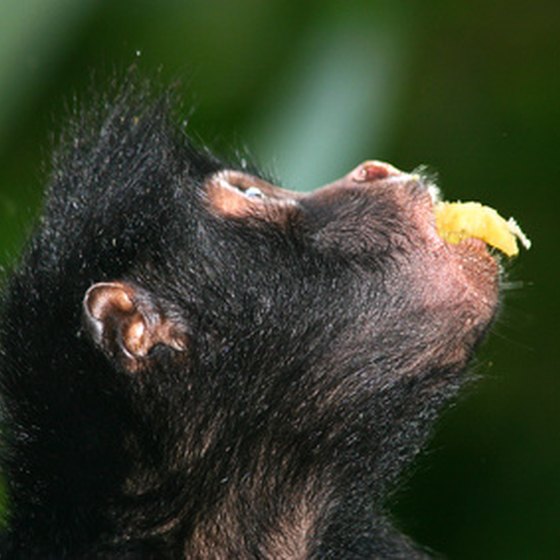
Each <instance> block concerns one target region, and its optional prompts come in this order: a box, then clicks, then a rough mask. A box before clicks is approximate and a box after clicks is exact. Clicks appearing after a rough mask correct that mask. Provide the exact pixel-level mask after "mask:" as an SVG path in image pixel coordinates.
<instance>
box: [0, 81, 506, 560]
mask: <svg viewBox="0 0 560 560" xmlns="http://www.w3.org/2000/svg"><path fill="white" fill-rule="evenodd" d="M148 97H149V96H147V95H145V94H143V93H141V92H140V93H139V92H138V91H134V88H132V89H131V91H127V92H126V93H123V94H121V95H119V96H117V97H116V99H114V100H113V101H111V102H105V103H102V104H100V106H99V108H98V109H95V110H93V111H90V112H88V113H85V114H84V115H81V116H78V117H77V119H76V124H75V125H74V127H73V128H70V132H69V134H68V141H67V142H66V143H65V144H64V146H63V148H62V149H61V150H60V151H59V152H58V155H57V156H56V157H55V159H54V163H53V171H52V175H51V180H50V185H49V187H48V191H47V197H46V201H45V207H44V211H43V215H42V218H41V220H40V222H39V224H38V227H37V230H36V232H35V234H34V235H33V237H32V238H31V240H30V241H29V244H28V246H27V249H26V250H25V252H24V254H23V256H22V259H21V262H20V264H19V265H18V267H17V268H16V269H15V270H14V271H13V272H12V274H11V276H10V278H9V279H8V281H7V283H6V285H5V288H4V291H3V301H2V318H1V321H2V322H1V327H0V344H1V354H0V387H1V391H2V397H3V403H4V418H5V423H6V429H5V431H4V434H3V435H4V439H5V442H4V459H3V460H4V465H5V467H4V468H5V471H6V474H7V480H8V491H9V496H10V517H9V520H8V526H7V529H6V530H5V532H4V537H3V538H4V540H3V547H4V549H3V550H4V553H3V556H2V557H3V558H26V559H35V558H41V559H45V558H49V559H50V558H52V559H64V558H71V559H78V560H80V559H93V558H104V559H105V558H115V559H119V560H122V559H127V558H128V559H137V558H142V559H144V558H146V559H152V558H153V559H161V558H164V559H167V558H169V559H200V560H202V559H208V560H226V559H234V558H235V559H271V560H278V559H280V560H284V559H286V560H287V559H307V558H309V559H350V558H352V559H357V558H364V559H365V558H368V559H371V558H407V559H409V558H423V557H425V556H426V553H425V552H423V551H422V549H421V548H419V547H417V546H416V545H414V544H412V543H411V542H410V541H409V540H408V539H407V538H406V537H404V536H403V535H401V534H399V533H398V532H397V531H396V530H395V529H394V528H393V527H392V525H391V523H390V522H389V521H388V519H387V516H386V509H385V508H386V500H387V497H388V495H389V494H390V491H391V489H392V488H393V487H394V485H395V482H396V481H397V480H398V477H399V475H400V473H401V472H402V470H403V469H404V468H405V467H406V466H407V465H408V464H409V463H410V461H411V460H412V459H413V458H414V456H415V455H417V453H418V452H419V450H420V449H421V448H422V446H423V445H424V443H425V441H426V438H427V436H428V435H429V433H430V429H431V427H432V424H433V421H434V420H435V418H436V417H437V415H438V413H439V412H440V411H441V408H442V407H443V406H444V405H445V404H446V403H447V402H448V400H449V399H451V398H452V397H453V396H454V395H455V394H456V393H457V390H458V389H459V388H460V386H461V385H462V384H463V383H464V381H465V380H466V378H467V377H466V374H465V368H466V367H467V366H468V364H469V360H470V358H471V356H472V354H473V350H474V349H475V348H476V346H477V344H478V343H479V342H480V341H481V339H482V338H483V336H484V334H485V333H486V332H487V330H488V327H489V325H490V324H491V322H492V319H493V317H494V315H495V313H496V310H497V307H498V299H499V267H498V265H497V263H496V260H495V258H494V257H492V256H490V254H489V253H488V252H487V250H486V247H485V244H484V243H483V242H481V241H477V240H474V239H466V240H464V241H462V242H461V243H458V244H456V245H451V244H449V243H447V242H445V241H444V240H442V239H441V238H440V236H439V235H438V234H437V231H436V227H435V220H434V201H433V198H432V193H433V192H434V187H433V185H431V184H430V183H429V181H427V180H426V179H424V178H423V177H422V175H418V174H407V173H403V172H401V171H399V170H398V169H396V168H395V167H392V166H391V165H388V164H385V163H382V162H379V161H366V162H364V163H362V164H361V165H359V166H358V167H356V168H355V169H354V170H352V171H350V173H348V174H347V175H346V176H344V177H343V178H341V179H339V180H337V181H335V182H333V183H331V184H329V185H326V186H324V187H322V188H320V189H318V190H316V191H314V192H311V193H308V194H302V193H295V192H292V191H289V190H285V189H282V188H280V187H277V186H275V185H273V184H271V183H270V182H268V181H267V180H265V179H264V178H262V177H261V176H259V174H258V172H256V171H252V172H251V173H247V172H245V171H242V170H241V169H242V168H241V167H240V166H236V165H234V164H225V163H223V162H221V161H219V160H218V159H217V158H215V157H214V156H213V155H211V154H209V152H208V151H206V150H199V149H196V148H195V147H193V145H192V143H191V142H190V141H189V140H188V138H186V137H185V136H184V134H183V133H182V132H181V131H179V130H177V129H176V128H175V127H174V125H173V124H170V123H171V121H170V119H169V118H168V109H167V107H166V103H165V102H151V101H150V100H149V99H148Z"/></svg>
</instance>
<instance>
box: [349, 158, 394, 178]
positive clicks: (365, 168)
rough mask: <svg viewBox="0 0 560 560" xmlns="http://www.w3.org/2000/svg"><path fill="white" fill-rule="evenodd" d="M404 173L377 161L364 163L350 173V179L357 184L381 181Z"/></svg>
mask: <svg viewBox="0 0 560 560" xmlns="http://www.w3.org/2000/svg"><path fill="white" fill-rule="evenodd" d="M401 174H402V171H400V170H399V169H397V168H396V167H393V166H392V165H391V164H389V163H385V162H383V161H377V160H369V161H364V163H362V164H360V165H358V167H356V169H354V170H353V171H351V172H350V179H352V181H354V182H356V183H367V182H371V181H379V180H380V179H386V178H387V177H390V176H393V175H401Z"/></svg>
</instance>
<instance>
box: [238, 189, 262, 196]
mask: <svg viewBox="0 0 560 560" xmlns="http://www.w3.org/2000/svg"><path fill="white" fill-rule="evenodd" d="M243 194H245V196H246V197H248V198H264V193H263V192H262V191H261V189H259V188H257V187H249V188H248V189H246V190H244V191H243Z"/></svg>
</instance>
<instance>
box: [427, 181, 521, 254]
mask: <svg viewBox="0 0 560 560" xmlns="http://www.w3.org/2000/svg"><path fill="white" fill-rule="evenodd" d="M428 192H429V193H430V196H431V197H432V203H433V209H434V214H435V218H436V228H437V232H438V234H439V236H440V237H441V238H442V239H443V240H444V241H446V242H448V243H451V244H453V245H458V244H460V243H462V242H464V241H465V240H467V241H468V242H469V243H470V244H471V245H473V246H474V245H478V244H479V243H485V244H486V245H488V246H489V247H493V248H495V249H497V250H498V251H500V252H501V253H503V254H504V255H506V256H507V257H514V256H516V255H517V254H518V253H519V248H518V246H517V241H518V240H519V242H520V243H521V244H522V245H523V246H524V247H525V249H529V248H530V247H531V241H530V240H529V239H528V237H527V236H526V235H525V234H524V233H523V231H522V230H521V228H520V227H519V226H518V225H517V222H516V221H515V220H514V219H513V218H509V220H505V219H504V218H502V216H500V214H498V212H497V211H496V210H494V209H493V208H490V207H489V206H484V205H482V204H480V203H479V202H443V201H441V200H440V198H439V190H437V188H436V187H434V186H431V185H430V186H428ZM477 242H479V243H477Z"/></svg>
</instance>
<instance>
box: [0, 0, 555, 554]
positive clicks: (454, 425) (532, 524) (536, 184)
mask: <svg viewBox="0 0 560 560" xmlns="http://www.w3.org/2000/svg"><path fill="white" fill-rule="evenodd" d="M131 64H137V65H138V66H139V68H140V71H141V73H145V74H146V75H149V76H155V79H156V80H158V81H161V82H163V83H165V82H172V81H176V80H178V79H179V80H181V81H182V83H183V86H182V87H181V90H180V91H182V92H184V96H183V97H184V103H185V111H184V118H188V120H189V125H188V126H189V128H190V130H191V131H192V132H193V133H194V134H195V135H196V136H197V137H199V138H201V139H202V140H203V141H204V142H206V143H208V144H209V145H211V146H213V147H216V148H218V150H220V151H222V152H228V151H231V150H232V149H235V148H236V147H237V148H242V149H245V148H247V149H248V150H249V152H250V153H251V154H253V155H254V157H255V159H256V160H257V161H259V162H261V163H262V164H263V166H264V167H265V169H266V170H267V171H272V172H274V173H275V174H276V175H277V176H278V177H279V178H280V179H281V181H282V183H283V184H284V185H285V186H288V187H295V188H299V189H311V188H314V187H316V186H319V185H321V184H322V183H324V182H326V181H329V180H332V179H335V178H337V177H339V176H341V175H343V174H344V173H346V172H347V171H349V170H350V169H351V168H352V167H354V166H355V165H357V164H358V163H360V162H361V161H362V160H364V159H368V158H377V159H383V160H387V161H390V162H392V163H393V164H395V165H396V166H397V167H400V168H401V169H405V170H411V169H413V168H414V167H416V166H417V165H418V164H421V163H423V164H428V165H429V166H430V168H431V169H432V170H434V171H436V172H437V173H438V175H439V178H440V184H441V186H442V188H443V190H444V192H445V194H446V196H447V198H448V199H450V200H455V199H461V200H470V199H475V200H480V201H483V202H485V203H487V204H489V205H491V206H493V207H495V208H497V209H498V210H499V211H500V212H501V213H502V214H503V215H504V216H506V217H508V216H511V215H513V216H515V217H516V218H517V219H518V221H519V223H520V224H521V225H522V226H523V228H524V230H525V231H526V233H527V234H528V235H529V236H530V237H531V239H532V241H533V248H532V249H531V250H530V251H529V252H528V253H526V252H523V253H522V254H521V256H520V257H519V258H518V259H517V260H516V261H514V262H511V263H506V264H505V267H506V269H507V270H508V280H507V282H506V290H505V294H504V305H503V311H502V313H501V316H500V319H499V321H498V323H497V324H496V326H495V328H494V332H493V335H492V336H491V338H490V340H489V341H488V343H487V344H486V345H485V346H484V348H483V349H482V351H481V352H480V354H479V359H478V361H477V364H476V365H475V369H476V370H477V371H478V372H479V373H480V374H481V375H482V381H481V382H480V383H478V385H477V386H476V387H474V388H473V389H472V390H471V391H470V392H469V394H468V395H466V396H465V397H464V398H463V399H462V400H461V401H460V402H459V403H457V405H456V406H454V407H453V408H452V409H451V410H450V411H449V412H448V413H447V414H446V415H445V416H444V418H443V419H442V421H441V422H440V423H439V425H438V431H437V433H436V435H435V437H434V439H433V441H432V445H431V447H430V449H429V450H428V453H427V454H425V455H424V457H423V458H422V459H421V460H420V461H418V463H417V464H416V466H415V468H414V470H413V472H412V473H411V477H410V478H409V480H408V481H407V482H406V483H405V484H403V487H402V491H401V492H400V493H399V494H398V495H397V496H396V499H395V501H394V502H395V503H394V506H393V511H394V512H395V515H396V516H397V518H398V519H399V522H400V525H401V527H402V528H403V529H404V530H405V531H407V532H408V533H410V534H411V535H413V537H414V538H416V539H417V540H419V541H420V542H422V543H425V544H427V545H429V546H431V547H432V548H434V549H435V550H437V551H440V552H441V553H443V554H444V555H445V556H447V557H448V558H451V559H473V558H477V559H481V558H489V559H500V558H507V559H509V560H511V559H517V558H519V559H528V558H531V559H541V558H551V559H553V558H560V367H559V366H560V364H559V362H560V360H559V358H560V352H559V350H560V338H559V327H558V324H559V319H560V298H559V295H558V294H559V291H560V290H559V270H560V267H559V258H558V254H559V243H560V235H559V234H560V231H559V229H560V227H559V225H558V223H559V213H560V207H559V200H560V195H559V192H560V173H559V169H560V4H559V3H558V1H557V0H548V1H547V0H544V1H536V2H535V1H533V0H517V1H516V2H510V1H507V0H499V1H495V2H488V1H483V0H458V1H455V2H451V1H438V0H423V1H422V2H409V3H401V2H397V1H391V2H381V1H379V2H376V1H362V2H360V1H349V2H348V1H347V2H335V1H331V0H321V1H320V2H319V1H317V2H315V1H308V2H305V1H302V0H290V1H288V0H229V1H228V0H221V1H218V0H183V1H180V0H164V1H163V0H160V1H158V2H156V1H153V2H149V1H142V0H136V1H132V0H130V1H101V0H80V1H77V0H1V1H0V266H2V267H4V268H6V267H9V265H10V263H12V262H13V261H14V259H15V257H16V255H17V254H18V251H19V249H20V247H21V244H22V242H23V239H24V238H25V235H26V232H28V231H29V228H30V226H31V224H32V222H33V219H34V218H35V217H36V216H37V213H38V209H39V205H40V199H41V192H42V186H43V185H44V182H45V177H46V175H47V171H48V153H49V150H50V147H51V145H52V142H51V136H52V134H53V132H56V131H58V130H60V128H61V127H62V126H63V120H64V115H65V114H67V111H68V107H70V106H71V105H72V103H73V99H74V97H75V96H78V97H79V98H82V99H83V98H84V97H86V96H87V95H88V91H89V90H90V86H91V83H92V81H93V82H97V83H99V84H100V88H102V87H103V83H106V77H107V76H109V75H111V73H112V72H113V71H114V70H117V71H118V70H123V69H125V68H127V67H128V66H130V65H131ZM191 108H194V110H191Z"/></svg>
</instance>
